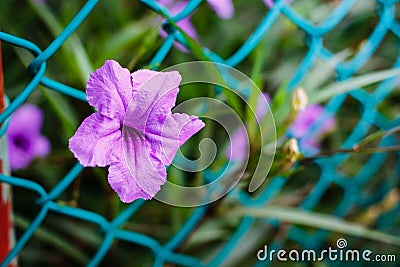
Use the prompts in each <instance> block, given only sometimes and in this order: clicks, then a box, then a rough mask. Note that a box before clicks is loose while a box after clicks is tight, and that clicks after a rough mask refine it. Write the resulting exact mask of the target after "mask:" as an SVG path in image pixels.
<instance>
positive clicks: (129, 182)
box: [108, 160, 151, 203]
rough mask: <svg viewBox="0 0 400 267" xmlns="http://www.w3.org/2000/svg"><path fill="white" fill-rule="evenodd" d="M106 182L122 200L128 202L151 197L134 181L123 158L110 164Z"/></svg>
mask: <svg viewBox="0 0 400 267" xmlns="http://www.w3.org/2000/svg"><path fill="white" fill-rule="evenodd" d="M108 183H109V184H110V186H111V188H112V189H113V190H114V191H115V192H116V193H117V194H118V196H119V198H120V199H121V201H122V202H125V203H130V202H132V201H134V200H136V199H138V198H143V199H151V196H150V195H148V194H147V193H146V192H144V191H143V190H142V189H141V188H140V187H139V186H138V184H137V183H136V182H135V180H134V179H133V177H132V175H131V173H130V172H129V169H128V166H127V165H126V163H125V161H124V160H122V161H121V162H116V163H113V164H111V165H110V167H109V168H108Z"/></svg>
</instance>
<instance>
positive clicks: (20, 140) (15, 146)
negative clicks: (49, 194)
mask: <svg viewBox="0 0 400 267" xmlns="http://www.w3.org/2000/svg"><path fill="white" fill-rule="evenodd" d="M42 123H43V113H42V111H41V110H40V109H39V108H38V107H36V106H34V105H32V104H25V105H23V106H21V107H20V108H19V109H17V110H16V111H15V112H14V114H13V115H12V116H11V119H10V124H9V125H8V130H7V138H8V150H9V156H10V167H11V169H12V170H18V169H23V168H26V167H28V165H29V164H30V163H31V162H32V160H33V159H34V158H36V157H44V156H46V155H47V154H48V153H49V151H50V143H49V140H48V139H47V138H46V137H44V136H43V135H41V133H40V130H41V128H42Z"/></svg>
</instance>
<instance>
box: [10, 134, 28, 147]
mask: <svg viewBox="0 0 400 267" xmlns="http://www.w3.org/2000/svg"><path fill="white" fill-rule="evenodd" d="M13 143H14V145H15V146H16V147H18V148H20V149H21V150H24V151H27V150H28V149H29V147H30V142H29V140H28V139H27V138H26V137H24V136H21V135H17V136H15V137H14V138H13Z"/></svg>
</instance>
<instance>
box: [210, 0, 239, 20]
mask: <svg viewBox="0 0 400 267" xmlns="http://www.w3.org/2000/svg"><path fill="white" fill-rule="evenodd" d="M207 2H208V4H209V5H210V6H211V7H212V9H214V11H215V13H217V15H218V17H220V18H221V19H230V18H231V17H232V16H233V12H234V7H233V4H232V0H207Z"/></svg>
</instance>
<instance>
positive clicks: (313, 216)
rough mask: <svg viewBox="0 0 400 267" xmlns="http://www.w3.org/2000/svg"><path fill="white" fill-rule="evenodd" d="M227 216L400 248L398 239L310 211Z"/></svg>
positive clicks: (239, 212)
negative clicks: (277, 222)
mask: <svg viewBox="0 0 400 267" xmlns="http://www.w3.org/2000/svg"><path fill="white" fill-rule="evenodd" d="M227 215H229V216H251V217H256V218H269V219H278V220H280V221H284V222H289V223H292V224H301V225H306V226H310V227H315V228H318V229H325V230H330V231H335V232H339V233H343V234H348V235H352V236H358V237H362V238H366V239H370V240H375V241H378V242H382V243H388V244H394V245H397V246H400V237H397V236H394V235H390V234H386V233H383V232H379V231H375V230H371V229H368V228H366V227H364V226H362V225H360V224H356V223H352V222H348V221H346V220H343V219H341V218H339V217H336V216H332V215H327V214H322V213H317V212H312V211H304V210H299V209H295V208H289V207H272V206H265V207H263V208H238V209H235V210H233V211H232V212H229V213H228V214H227Z"/></svg>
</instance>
